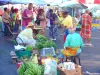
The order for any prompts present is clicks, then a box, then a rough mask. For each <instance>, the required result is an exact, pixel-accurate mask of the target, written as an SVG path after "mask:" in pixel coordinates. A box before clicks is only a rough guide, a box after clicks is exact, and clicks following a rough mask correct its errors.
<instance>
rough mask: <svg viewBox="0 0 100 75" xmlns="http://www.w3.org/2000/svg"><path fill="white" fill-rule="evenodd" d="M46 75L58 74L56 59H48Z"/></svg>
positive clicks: (46, 61)
mask: <svg viewBox="0 0 100 75" xmlns="http://www.w3.org/2000/svg"><path fill="white" fill-rule="evenodd" d="M44 63H45V70H44V75H57V63H56V61H54V60H51V59H46V60H45V61H44Z"/></svg>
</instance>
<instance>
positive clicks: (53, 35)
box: [47, 9, 58, 40]
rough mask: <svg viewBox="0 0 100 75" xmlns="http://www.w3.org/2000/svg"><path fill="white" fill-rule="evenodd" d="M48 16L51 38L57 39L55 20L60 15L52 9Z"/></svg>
mask: <svg viewBox="0 0 100 75" xmlns="http://www.w3.org/2000/svg"><path fill="white" fill-rule="evenodd" d="M47 18H48V19H49V20H50V27H49V35H50V36H51V40H56V32H57V26H56V23H55V21H56V20H57V19H58V17H57V15H56V14H55V13H54V12H53V10H52V9H50V10H49V14H48V15H47Z"/></svg>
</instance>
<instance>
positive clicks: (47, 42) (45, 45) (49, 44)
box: [36, 34, 56, 50]
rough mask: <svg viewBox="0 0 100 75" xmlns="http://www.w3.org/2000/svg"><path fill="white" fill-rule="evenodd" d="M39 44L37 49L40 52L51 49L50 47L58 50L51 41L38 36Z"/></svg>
mask: <svg viewBox="0 0 100 75" xmlns="http://www.w3.org/2000/svg"><path fill="white" fill-rule="evenodd" d="M36 37H37V43H36V48H37V49H38V50H41V49H42V48H50V47H54V49H55V50H56V44H55V43H54V42H53V41H51V40H48V39H47V38H46V37H45V36H43V35H40V34H37V36H36Z"/></svg>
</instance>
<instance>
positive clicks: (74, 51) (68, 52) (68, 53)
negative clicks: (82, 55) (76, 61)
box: [62, 48, 79, 56]
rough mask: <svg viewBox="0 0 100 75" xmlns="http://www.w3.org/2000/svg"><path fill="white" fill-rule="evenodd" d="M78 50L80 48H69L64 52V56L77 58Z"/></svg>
mask: <svg viewBox="0 0 100 75" xmlns="http://www.w3.org/2000/svg"><path fill="white" fill-rule="evenodd" d="M78 50H79V48H67V49H64V50H62V54H63V55H64V56H75V55H76V54H77V51H78Z"/></svg>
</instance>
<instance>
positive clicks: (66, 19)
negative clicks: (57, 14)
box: [62, 10, 73, 41]
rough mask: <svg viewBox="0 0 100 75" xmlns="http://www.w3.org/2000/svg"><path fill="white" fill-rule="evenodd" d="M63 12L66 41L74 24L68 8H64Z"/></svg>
mask: <svg viewBox="0 0 100 75" xmlns="http://www.w3.org/2000/svg"><path fill="white" fill-rule="evenodd" d="M62 14H63V18H64V20H63V21H62V25H63V31H65V35H64V41H65V39H66V36H67V35H68V29H69V27H70V26H72V25H73V24H72V17H71V16H70V15H69V14H68V12H67V11H66V10H63V11H62Z"/></svg>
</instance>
